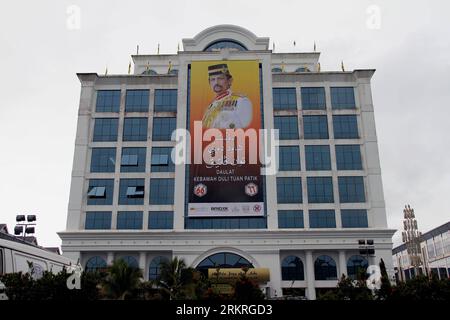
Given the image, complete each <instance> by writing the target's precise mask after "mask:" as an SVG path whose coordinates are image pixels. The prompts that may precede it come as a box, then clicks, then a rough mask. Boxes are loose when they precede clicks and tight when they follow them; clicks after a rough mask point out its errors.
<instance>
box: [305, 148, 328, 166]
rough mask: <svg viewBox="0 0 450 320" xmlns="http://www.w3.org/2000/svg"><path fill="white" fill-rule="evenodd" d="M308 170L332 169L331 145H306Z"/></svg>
mask: <svg viewBox="0 0 450 320" xmlns="http://www.w3.org/2000/svg"><path fill="white" fill-rule="evenodd" d="M305 154H306V170H307V171H315V170H331V158H330V146H323V145H314V146H305Z"/></svg>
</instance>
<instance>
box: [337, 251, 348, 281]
mask: <svg viewBox="0 0 450 320" xmlns="http://www.w3.org/2000/svg"><path fill="white" fill-rule="evenodd" d="M342 274H345V276H347V261H346V259H345V251H344V250H339V274H338V279H340V278H341V277H342Z"/></svg>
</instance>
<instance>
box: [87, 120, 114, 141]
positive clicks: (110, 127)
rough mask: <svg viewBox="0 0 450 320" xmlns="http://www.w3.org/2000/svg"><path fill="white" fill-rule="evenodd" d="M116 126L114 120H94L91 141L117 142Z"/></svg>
mask: <svg viewBox="0 0 450 320" xmlns="http://www.w3.org/2000/svg"><path fill="white" fill-rule="evenodd" d="M118 124H119V119H116V118H97V119H95V124H94V139H93V141H95V142H97V141H117V130H118V129H117V128H118Z"/></svg>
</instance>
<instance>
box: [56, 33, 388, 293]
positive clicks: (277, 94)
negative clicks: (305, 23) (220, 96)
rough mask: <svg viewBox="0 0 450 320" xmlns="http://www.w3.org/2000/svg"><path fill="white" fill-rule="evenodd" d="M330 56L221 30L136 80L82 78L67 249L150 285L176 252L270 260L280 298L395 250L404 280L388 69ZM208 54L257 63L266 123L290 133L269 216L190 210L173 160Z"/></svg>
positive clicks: (270, 182)
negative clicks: (276, 48) (388, 156)
mask: <svg viewBox="0 0 450 320" xmlns="http://www.w3.org/2000/svg"><path fill="white" fill-rule="evenodd" d="M319 55H320V54H319V53H318V52H309V53H297V52H296V53H275V52H273V51H272V50H269V38H260V37H257V36H255V35H254V34H253V33H252V32H250V31H248V30H246V29H243V28H241V27H238V26H232V25H220V26H215V27H211V28H208V29H206V30H204V31H202V32H200V33H199V34H198V35H196V36H195V37H194V38H192V39H183V51H178V52H177V54H173V55H160V54H157V55H142V54H138V55H133V56H132V58H133V62H134V73H133V74H128V75H98V74H96V73H83V74H78V77H79V79H80V82H81V96H80V105H79V113H78V127H77V135H76V142H75V153H74V162H73V171H72V183H71V191H70V199H69V208H68V217H67V228H66V230H65V231H63V232H60V233H59V235H60V237H61V239H62V250H63V252H64V254H65V255H67V256H68V257H70V258H72V259H74V260H77V259H79V260H80V261H81V263H82V264H83V266H84V267H85V268H86V269H95V268H100V267H104V266H105V265H107V264H110V263H112V261H113V260H114V259H118V258H124V259H125V260H126V261H128V262H129V263H130V264H133V265H136V266H139V267H140V268H141V269H142V270H143V271H144V277H145V279H154V278H155V277H156V276H157V275H158V272H159V268H158V265H159V263H160V262H161V261H163V260H165V259H170V258H172V257H175V256H178V257H181V258H183V259H184V260H185V261H186V263H187V265H189V266H192V267H195V268H198V269H203V270H205V269H207V268H208V267H211V268H212V267H214V266H220V267H224V268H225V267H241V266H244V265H248V266H250V267H255V268H269V270H270V280H269V281H268V282H266V283H264V284H263V287H264V288H265V290H266V293H267V295H268V296H270V297H280V296H282V295H283V294H284V295H286V294H289V292H290V291H292V290H293V289H297V290H298V291H299V292H301V294H305V296H306V297H307V298H309V299H315V298H316V296H317V293H319V292H320V291H321V290H324V289H326V288H333V287H335V286H336V284H337V279H338V278H339V277H340V275H341V274H349V275H350V276H354V275H355V273H356V270H357V268H358V267H360V266H362V267H364V266H366V265H368V264H377V263H378V262H379V260H380V259H381V258H382V259H383V260H384V261H385V263H386V265H387V269H388V271H389V272H391V273H392V276H393V266H392V241H391V237H392V235H393V232H394V230H390V229H388V227H387V219H386V210H385V203H384V196H383V188H382V180H381V171H380V162H379V156H378V145H377V136H376V130H375V121H374V107H373V103H372V96H371V84H370V81H371V77H372V76H373V74H374V72H375V71H374V70H354V71H345V72H344V71H339V72H334V71H333V72H323V71H321V70H320V64H319ZM198 61H221V62H222V63H223V64H227V63H232V62H234V61H256V62H257V66H258V67H257V68H258V69H259V71H258V72H259V74H258V78H259V88H260V97H259V98H260V100H259V103H260V110H259V111H260V114H261V127H262V128H264V129H279V139H280V140H279V144H280V147H279V171H278V172H277V174H276V175H266V176H264V178H263V179H262V188H263V193H264V197H263V206H264V210H263V211H261V212H263V214H262V215H258V216H245V215H239V216H226V217H224V216H221V217H212V216H200V217H199V216H195V217H194V216H191V215H190V214H189V212H188V202H189V193H190V192H191V191H192V190H191V185H190V184H189V181H188V180H189V166H188V165H184V164H174V163H172V161H171V157H170V152H171V150H172V148H173V147H174V146H175V145H176V142H175V141H172V140H171V134H172V131H173V130H174V129H176V128H186V129H189V128H188V127H189V126H190V124H189V118H190V116H191V111H192V110H191V108H190V101H191V99H192V97H191V90H192V88H191V76H192V72H193V71H192V70H193V69H192V68H193V67H192V66H193V65H195V63H197V62H198ZM210 74H212V73H210ZM234 81H236V79H234ZM192 92H193V91H192ZM258 210H259V207H258ZM361 239H363V240H369V239H370V240H373V242H374V248H375V254H374V255H371V256H361V255H360V254H359V242H358V241H359V240H361Z"/></svg>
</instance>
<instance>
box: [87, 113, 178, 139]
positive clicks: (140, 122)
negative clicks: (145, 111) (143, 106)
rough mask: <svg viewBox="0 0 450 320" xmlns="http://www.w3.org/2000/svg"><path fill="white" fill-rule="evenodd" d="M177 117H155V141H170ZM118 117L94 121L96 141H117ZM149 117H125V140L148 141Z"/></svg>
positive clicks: (153, 136) (153, 132) (153, 137)
mask: <svg viewBox="0 0 450 320" xmlns="http://www.w3.org/2000/svg"><path fill="white" fill-rule="evenodd" d="M176 122H177V121H176V117H165V118H164V117H157V118H153V131H152V139H153V141H170V140H171V137H172V132H173V131H174V130H175V129H176V125H177V123H176ZM118 128H119V119H118V118H96V119H95V123H94V135H93V141H94V142H102V141H117V135H118ZM147 130H148V119H147V118H125V119H124V123H123V136H122V140H123V141H147Z"/></svg>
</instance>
